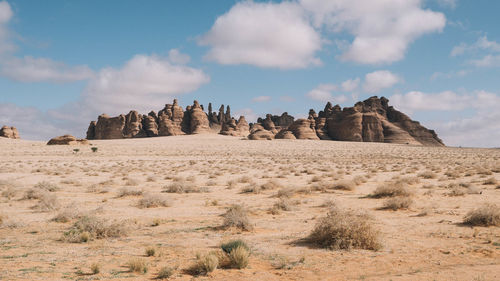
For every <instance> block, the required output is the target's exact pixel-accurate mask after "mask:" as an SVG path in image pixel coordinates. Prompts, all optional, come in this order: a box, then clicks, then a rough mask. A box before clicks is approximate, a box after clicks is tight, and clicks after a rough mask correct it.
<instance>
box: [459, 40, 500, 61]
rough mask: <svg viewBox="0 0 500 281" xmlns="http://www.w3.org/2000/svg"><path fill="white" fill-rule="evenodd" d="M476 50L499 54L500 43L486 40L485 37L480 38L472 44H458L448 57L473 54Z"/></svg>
mask: <svg viewBox="0 0 500 281" xmlns="http://www.w3.org/2000/svg"><path fill="white" fill-rule="evenodd" d="M478 50H484V51H490V52H500V43H498V42H496V41H490V40H488V37H487V36H481V37H479V38H478V39H477V41H476V42H474V43H473V44H470V45H468V44H466V43H460V44H459V45H457V46H455V47H453V49H452V50H451V53H450V56H452V57H456V56H460V55H463V54H465V53H467V52H474V51H478Z"/></svg>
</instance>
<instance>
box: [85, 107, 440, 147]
mask: <svg viewBox="0 0 500 281" xmlns="http://www.w3.org/2000/svg"><path fill="white" fill-rule="evenodd" d="M224 109H225V110H224ZM207 133H220V134H222V135H228V136H242V137H247V136H248V139H251V140H262V139H265V140H271V139H308V140H338V141H357V142H388V143H400V144H413V145H429V146H443V145H444V144H443V142H442V141H441V139H439V138H438V136H437V134H436V133H435V132H434V131H433V130H428V129H427V128H425V127H423V126H422V125H420V123H418V122H417V121H413V120H411V119H410V118H409V117H408V116H407V115H405V114H404V113H402V112H399V111H397V110H396V109H394V107H392V106H389V100H388V99H386V98H384V97H381V98H378V97H371V98H369V99H367V100H365V101H362V102H358V103H356V104H355V105H354V106H353V107H345V108H341V107H340V106H339V105H335V106H332V104H331V103H327V104H326V106H325V108H324V109H323V110H321V111H320V112H319V113H318V114H316V112H315V111H314V110H313V109H311V110H310V111H309V116H308V118H307V119H297V120H295V119H294V117H293V116H290V115H288V113H286V112H285V113H283V114H282V115H280V116H278V115H271V114H267V115H266V118H259V119H258V120H257V123H255V124H251V126H250V125H249V124H248V123H247V121H246V120H245V117H244V116H240V117H239V119H238V120H236V119H235V118H234V117H232V116H231V109H230V108H229V106H227V107H224V105H221V106H220V108H219V111H218V112H214V111H212V104H211V103H210V104H208V113H205V111H204V108H203V105H200V104H199V103H198V101H194V103H193V105H191V106H187V107H186V110H183V108H182V107H181V106H179V105H178V103H177V100H174V102H173V103H172V104H166V105H165V107H164V108H163V109H161V110H160V111H159V112H158V114H157V113H155V112H154V111H151V112H150V113H149V114H148V115H141V114H139V113H138V112H137V111H130V112H129V113H128V114H126V115H123V114H121V115H119V116H116V117H110V116H107V115H105V114H102V115H100V116H99V117H98V119H97V122H95V121H92V122H91V123H90V125H89V127H88V130H87V139H121V138H143V137H156V136H176V135H184V134H207Z"/></svg>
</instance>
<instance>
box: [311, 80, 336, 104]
mask: <svg viewBox="0 0 500 281" xmlns="http://www.w3.org/2000/svg"><path fill="white" fill-rule="evenodd" d="M337 89H338V87H337V86H336V85H334V84H320V85H319V86H318V87H316V88H314V89H312V90H311V91H309V93H307V94H306V96H307V97H308V98H310V99H312V100H316V101H323V102H327V101H330V100H332V99H333V95H332V92H333V91H336V90H337Z"/></svg>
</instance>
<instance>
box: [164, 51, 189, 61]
mask: <svg viewBox="0 0 500 281" xmlns="http://www.w3.org/2000/svg"><path fill="white" fill-rule="evenodd" d="M168 60H169V61H170V62H172V63H174V64H187V63H189V61H191V57H190V56H189V55H187V54H183V53H181V52H180V51H179V50H178V49H172V50H170V51H169V52H168Z"/></svg>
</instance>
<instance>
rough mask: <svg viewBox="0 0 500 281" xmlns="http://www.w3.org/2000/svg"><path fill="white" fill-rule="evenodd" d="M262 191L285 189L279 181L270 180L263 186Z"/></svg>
mask: <svg viewBox="0 0 500 281" xmlns="http://www.w3.org/2000/svg"><path fill="white" fill-rule="evenodd" d="M260 187H261V189H263V190H272V189H278V188H283V185H282V184H280V183H279V182H278V181H276V180H270V181H268V182H266V183H264V184H262V185H261V186H260Z"/></svg>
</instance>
